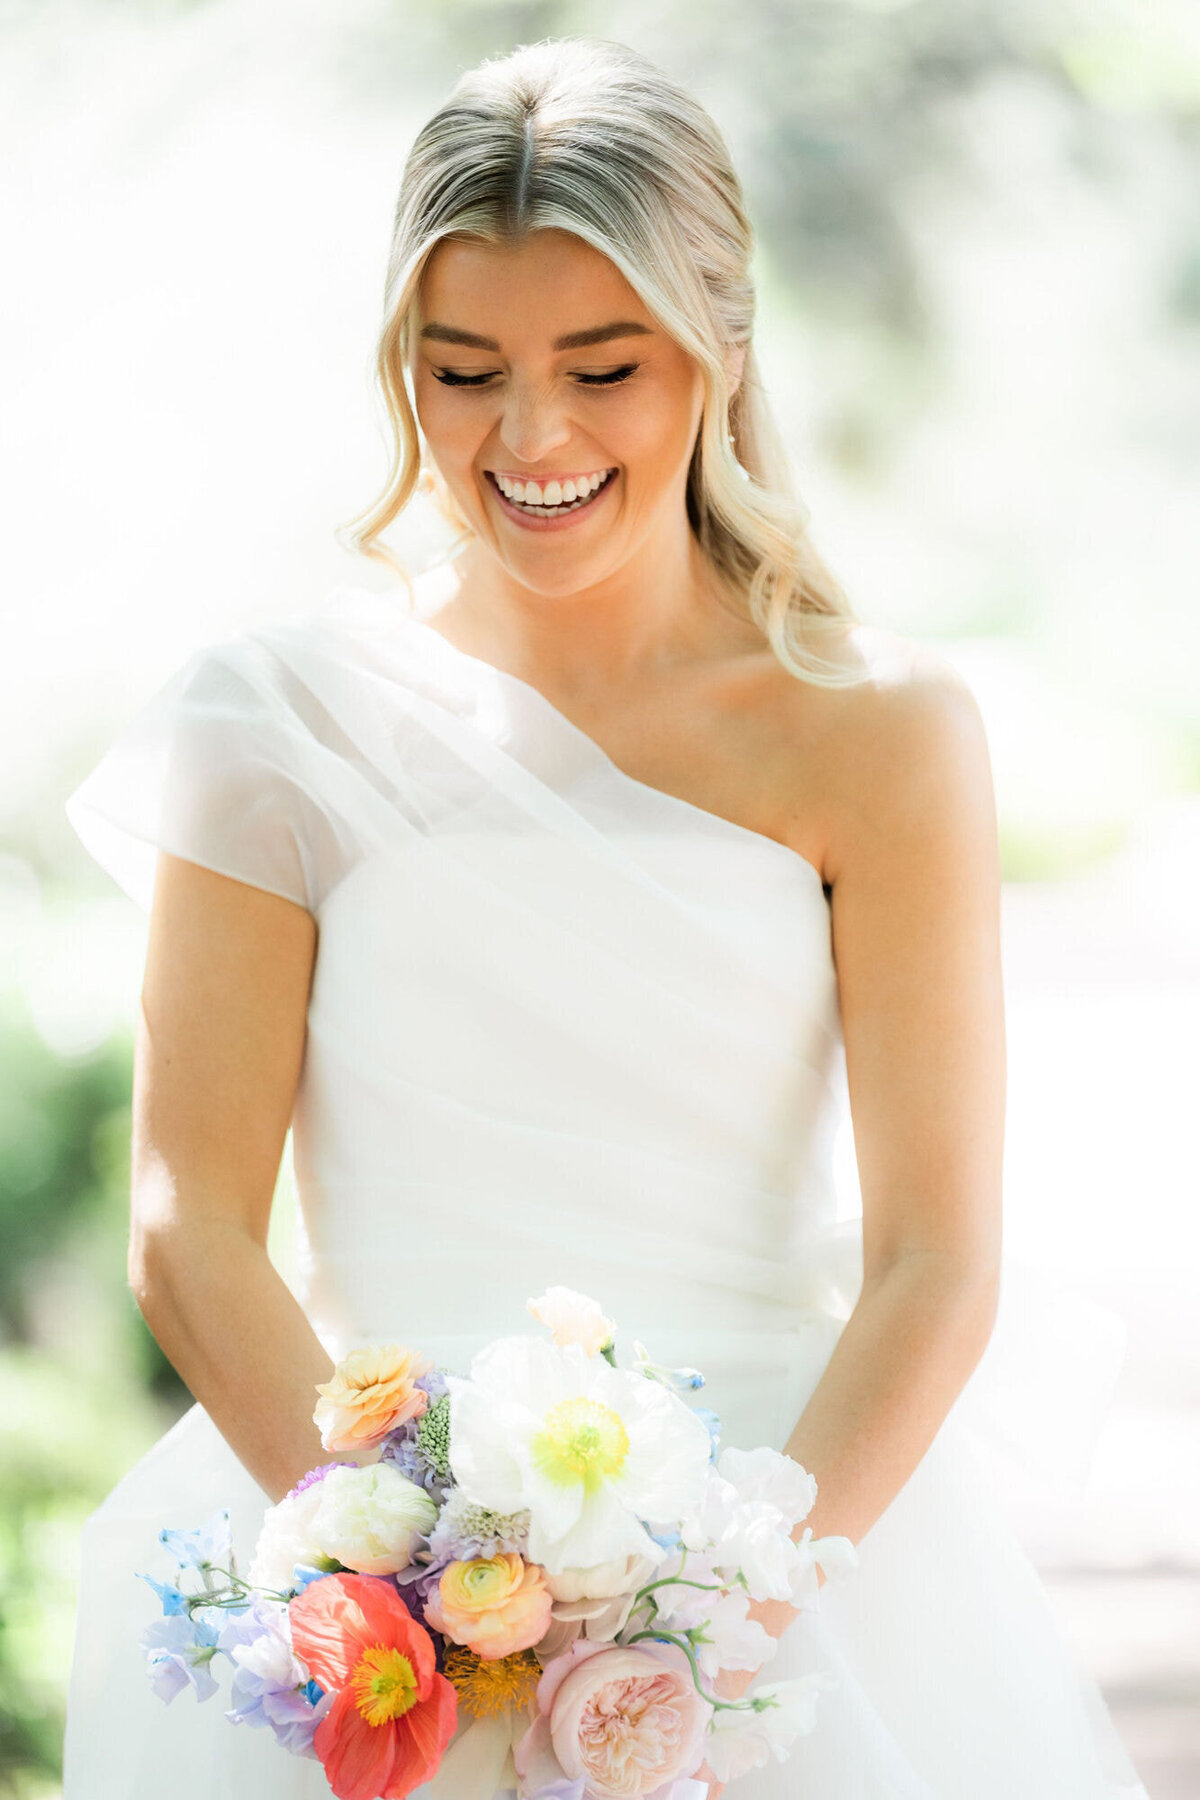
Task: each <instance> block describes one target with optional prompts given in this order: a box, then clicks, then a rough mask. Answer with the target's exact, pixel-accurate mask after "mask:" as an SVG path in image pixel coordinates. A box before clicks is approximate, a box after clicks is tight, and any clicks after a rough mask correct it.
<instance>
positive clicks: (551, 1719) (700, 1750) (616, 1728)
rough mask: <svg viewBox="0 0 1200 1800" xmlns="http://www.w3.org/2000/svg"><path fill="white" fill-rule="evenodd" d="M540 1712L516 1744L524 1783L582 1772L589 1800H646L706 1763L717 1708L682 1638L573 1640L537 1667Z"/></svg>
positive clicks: (535, 1784) (544, 1783)
mask: <svg viewBox="0 0 1200 1800" xmlns="http://www.w3.org/2000/svg"><path fill="white" fill-rule="evenodd" d="M537 1703H538V1714H537V1717H536V1718H535V1719H534V1721H533V1723H532V1725H530V1726H529V1728H528V1730H526V1731H525V1732H524V1733H523V1734H522V1736H521V1737H520V1738H519V1739H518V1740H517V1742H516V1743H515V1744H514V1745H513V1762H514V1764H515V1767H516V1771H517V1774H518V1775H519V1776H520V1778H521V1781H522V1782H523V1783H524V1785H525V1787H526V1788H528V1789H530V1790H532V1791H534V1792H536V1791H537V1790H538V1789H539V1788H542V1787H550V1786H552V1784H553V1783H554V1782H556V1781H564V1780H565V1781H566V1782H568V1783H569V1782H573V1781H578V1780H580V1779H581V1778H582V1780H583V1782H584V1786H585V1790H586V1792H587V1794H588V1795H589V1796H590V1797H591V1800H643V1797H644V1796H645V1795H648V1794H653V1793H654V1792H655V1790H656V1789H658V1788H666V1787H667V1786H668V1785H669V1784H670V1783H671V1782H673V1781H676V1780H678V1779H680V1778H684V1777H687V1776H690V1775H691V1774H692V1773H693V1772H694V1771H695V1770H696V1769H697V1768H699V1767H700V1764H701V1762H702V1760H703V1755H704V1737H705V1733H706V1732H707V1730H708V1727H709V1723H710V1721H711V1719H712V1714H713V1709H712V1707H711V1706H710V1704H709V1702H708V1701H707V1700H706V1699H705V1698H704V1696H703V1695H702V1694H701V1693H699V1692H698V1691H697V1689H696V1685H695V1682H694V1681H693V1678H692V1665H691V1662H690V1660H689V1658H688V1655H687V1652H686V1651H684V1650H681V1649H680V1648H679V1646H678V1644H667V1643H663V1642H661V1641H660V1640H657V1639H648V1640H647V1641H646V1643H644V1644H638V1645H624V1644H598V1643H592V1642H589V1641H588V1639H586V1638H577V1639H576V1640H575V1642H574V1643H573V1644H572V1645H571V1648H570V1649H569V1650H567V1651H565V1652H564V1653H563V1655H562V1656H559V1657H556V1658H555V1659H554V1661H553V1662H551V1663H549V1664H548V1665H547V1666H546V1668H545V1669H544V1670H543V1671H542V1678H541V1680H540V1681H539V1682H538V1687H537Z"/></svg>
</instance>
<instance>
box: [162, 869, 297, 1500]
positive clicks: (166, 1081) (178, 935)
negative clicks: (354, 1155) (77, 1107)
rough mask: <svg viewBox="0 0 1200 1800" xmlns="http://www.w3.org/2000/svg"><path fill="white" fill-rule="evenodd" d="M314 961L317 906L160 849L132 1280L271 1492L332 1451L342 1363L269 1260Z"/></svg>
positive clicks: (199, 1395) (195, 1386)
mask: <svg viewBox="0 0 1200 1800" xmlns="http://www.w3.org/2000/svg"><path fill="white" fill-rule="evenodd" d="M315 955H316V921H315V920H314V918H313V916H312V914H311V913H309V912H307V911H306V910H305V909H304V908H303V907H301V906H298V905H296V904H295V903H294V902H293V901H291V900H285V899H282V898H279V897H277V896H276V895H274V894H269V893H266V892H264V891H263V890H262V889H260V888H256V887H251V886H249V885H248V884H247V883H245V882H241V881H235V880H233V879H232V878H230V877H228V876H224V875H218V874H216V873H214V872H213V871H211V870H209V869H205V868H201V867H200V866H199V865H198V864H196V863H190V862H185V861H183V860H181V859H180V858H177V857H174V856H169V855H167V854H166V853H165V852H164V853H161V854H160V856H159V862H158V873H157V878H156V884H155V893H154V905H153V909H152V912H151V917H150V932H149V940H148V947H147V956H146V971H145V979H144V982H143V987H142V1001H141V1014H140V1017H139V1021H138V1031H137V1045H136V1051H135V1061H134V1086H133V1146H132V1214H131V1230H130V1241H129V1262H128V1270H129V1281H130V1285H131V1287H132V1289H133V1292H134V1295H135V1297H136V1299H137V1303H138V1306H139V1308H140V1309H141V1312H142V1315H143V1317H144V1318H145V1320H146V1323H147V1325H148V1326H149V1327H150V1330H151V1331H152V1332H153V1334H154V1336H155V1338H157V1340H158V1342H159V1343H160V1344H161V1346H162V1348H163V1351H164V1353H165V1354H166V1356H167V1357H168V1358H169V1360H170V1361H171V1363H172V1364H173V1365H174V1367H175V1368H176V1369H177V1370H178V1371H179V1374H180V1375H181V1376H182V1378H183V1380H184V1381H185V1382H186V1383H187V1386H188V1387H189V1389H190V1390H191V1392H192V1394H193V1395H194V1396H195V1397H196V1399H197V1400H199V1402H200V1403H201V1405H202V1406H203V1407H204V1408H205V1409H206V1411H207V1412H208V1413H209V1414H210V1415H211V1416H212V1418H213V1421H214V1422H215V1424H216V1426H217V1428H218V1430H219V1431H220V1432H221V1433H222V1435H223V1436H224V1437H225V1438H226V1440H227V1441H228V1442H229V1444H230V1445H231V1447H232V1448H233V1450H234V1452H235V1453H236V1455H237V1456H238V1457H239V1458H240V1460H241V1461H242V1463H243V1464H244V1465H245V1467H246V1468H247V1469H248V1470H249V1472H250V1474H251V1475H252V1476H253V1477H254V1479H255V1480H256V1481H257V1482H258V1483H259V1485H260V1486H261V1487H263V1488H264V1489H265V1490H266V1492H267V1493H268V1494H269V1495H270V1496H271V1499H272V1500H278V1499H280V1498H281V1497H282V1495H283V1494H285V1493H286V1492H287V1491H288V1489H289V1488H290V1487H292V1486H294V1484H295V1483H296V1482H297V1481H298V1480H299V1478H300V1476H301V1475H303V1474H304V1473H305V1472H306V1471H307V1470H308V1469H310V1468H312V1467H313V1466H314V1465H315V1464H317V1463H320V1462H328V1461H330V1460H333V1459H331V1457H330V1456H329V1454H328V1453H327V1452H326V1451H324V1450H323V1449H322V1446H321V1438H320V1433H319V1432H318V1430H317V1427H316V1426H315V1425H314V1424H313V1422H312V1414H313V1408H314V1406H315V1405H316V1393H315V1383H316V1382H318V1381H326V1380H328V1379H329V1376H330V1375H331V1374H332V1372H333V1362H332V1359H331V1358H330V1357H329V1355H328V1354H327V1353H326V1351H325V1350H324V1349H323V1347H322V1345H321V1343H320V1340H319V1339H318V1337H317V1335H316V1333H315V1332H314V1331H313V1329H312V1326H311V1325H310V1324H309V1322H308V1320H307V1318H306V1317H305V1315H304V1312H303V1310H302V1308H301V1307H300V1305H299V1302H298V1301H297V1300H296V1299H295V1297H294V1296H293V1294H292V1293H291V1291H290V1289H289V1288H288V1286H287V1284H286V1282H285V1281H284V1280H283V1278H282V1277H281V1276H280V1275H279V1273H278V1272H277V1270H276V1269H275V1267H274V1265H273V1264H272V1263H271V1261H270V1258H269V1257H268V1255H267V1229H268V1225H269V1222H270V1212H271V1201H272V1198H273V1195H274V1191H275V1184H276V1180H277V1177H278V1173H279V1163H280V1158H281V1155H282V1153H283V1145H284V1140H285V1138H286V1135H287V1130H288V1125H289V1123H290V1121H291V1114H292V1104H293V1100H294V1097H295V1092H296V1084H297V1082H298V1080H299V1075H300V1069H301V1064H302V1061H303V1052H304V1037H305V1024H306V1017H307V1009H308V994H309V988H310V985H311V980H312V971H313V965H314V960H315Z"/></svg>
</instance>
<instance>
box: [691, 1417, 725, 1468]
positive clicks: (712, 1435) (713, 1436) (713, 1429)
mask: <svg viewBox="0 0 1200 1800" xmlns="http://www.w3.org/2000/svg"><path fill="white" fill-rule="evenodd" d="M692 1411H693V1412H694V1413H695V1415H696V1417H697V1418H698V1419H703V1420H704V1423H705V1424H706V1425H707V1426H708V1460H709V1462H716V1460H717V1446H718V1444H719V1443H720V1442H721V1416H720V1414H719V1413H715V1412H714V1411H713V1409H712V1407H711V1406H693V1408H692Z"/></svg>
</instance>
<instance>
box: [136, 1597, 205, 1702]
mask: <svg viewBox="0 0 1200 1800" xmlns="http://www.w3.org/2000/svg"><path fill="white" fill-rule="evenodd" d="M211 1610H212V1609H211V1608H205V1609H203V1610H202V1611H198V1612H196V1613H195V1614H193V1616H192V1617H191V1618H190V1619H189V1618H188V1616H187V1614H186V1613H171V1614H169V1615H164V1616H163V1617H162V1618H160V1619H155V1620H153V1621H152V1623H151V1624H149V1625H147V1627H146V1629H145V1631H143V1633H142V1637H141V1644H142V1648H143V1650H145V1652H146V1673H147V1675H148V1676H149V1677H150V1685H151V1686H152V1687H153V1689H154V1691H155V1693H156V1694H157V1695H158V1697H159V1699H160V1700H164V1701H165V1702H166V1703H167V1705H168V1706H169V1705H170V1703H171V1701H172V1700H173V1699H174V1698H175V1696H176V1694H178V1693H181V1692H182V1690H183V1689H184V1688H185V1687H188V1686H189V1685H190V1686H191V1687H194V1688H195V1690H196V1698H197V1700H211V1698H212V1696H213V1695H214V1694H215V1693H216V1691H217V1684H216V1682H215V1681H214V1680H213V1674H212V1670H211V1669H210V1668H209V1664H210V1663H211V1661H212V1659H213V1657H214V1656H215V1655H216V1653H217V1627H216V1625H215V1623H214V1622H213V1621H212V1620H211V1619H210V1618H208V1617H206V1616H204V1615H205V1614H206V1613H208V1612H210V1611H211Z"/></svg>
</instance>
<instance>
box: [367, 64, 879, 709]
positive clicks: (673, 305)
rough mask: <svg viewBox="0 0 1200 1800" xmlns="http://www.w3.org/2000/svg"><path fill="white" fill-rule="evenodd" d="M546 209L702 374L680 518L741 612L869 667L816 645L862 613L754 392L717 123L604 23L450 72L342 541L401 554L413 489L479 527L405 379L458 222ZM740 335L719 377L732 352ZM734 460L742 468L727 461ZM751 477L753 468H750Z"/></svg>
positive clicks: (463, 528) (476, 226) (791, 646)
mask: <svg viewBox="0 0 1200 1800" xmlns="http://www.w3.org/2000/svg"><path fill="white" fill-rule="evenodd" d="M546 227H552V228H557V229H559V230H561V231H567V232H572V233H574V234H575V235H576V236H578V237H579V238H581V239H583V240H584V241H585V242H587V243H589V244H591V245H592V246H593V247H594V248H595V249H597V250H599V251H600V252H601V253H602V254H603V255H604V256H606V257H608V258H609V260H610V261H611V262H612V263H613V264H615V266H616V267H617V268H618V269H619V270H620V271H621V273H622V274H623V275H624V276H625V278H626V280H627V281H628V282H629V284H630V286H631V287H632V288H633V289H634V290H635V291H636V292H637V293H638V295H639V296H640V297H641V299H642V301H643V303H644V304H645V306H646V308H647V309H648V311H649V312H650V313H651V314H652V315H654V317H655V318H656V319H657V321H658V322H659V324H661V326H662V328H663V329H664V330H665V331H667V332H668V333H669V334H670V335H671V336H672V337H673V338H674V339H675V340H676V342H677V343H679V344H680V345H681V346H682V347H683V349H684V350H686V351H687V352H688V353H689V354H690V355H691V356H693V357H694V358H695V360H696V362H697V363H698V364H699V366H700V369H701V371H702V373H703V378H704V385H705V401H704V408H703V419H702V424H701V428H700V432H699V434H698V437H697V441H696V446H695V450H694V452H693V456H692V461H691V466H690V468H689V470H688V477H687V512H688V519H689V522H690V525H691V528H692V530H693V531H694V533H695V535H696V538H697V540H698V542H699V544H700V546H701V548H702V549H703V551H704V552H705V553H706V555H707V557H708V559H709V562H710V564H711V565H712V567H713V569H714V570H715V571H716V573H717V575H718V577H719V580H720V583H721V585H722V587H723V588H725V589H727V591H728V593H729V596H730V599H731V602H732V604H733V606H734V607H735V609H736V610H738V611H739V612H742V613H743V616H745V617H746V618H747V619H748V620H752V621H753V622H754V623H756V624H757V625H758V626H759V628H760V630H761V631H762V632H763V635H764V637H765V638H766V639H767V640H768V641H769V642H770V644H771V646H772V648H773V650H774V652H775V654H776V656H777V657H778V658H779V660H780V661H781V662H782V663H783V664H784V666H785V667H787V668H789V669H790V670H791V671H792V673H793V674H795V675H797V676H799V677H801V678H802V679H805V680H808V681H812V682H815V683H817V684H818V685H820V686H828V687H842V686H847V685H850V684H851V683H853V682H855V681H858V680H860V679H861V678H862V676H861V673H860V672H857V671H855V670H854V669H852V668H851V667H850V666H849V665H848V664H847V663H846V662H843V661H841V660H839V659H836V658H835V659H832V660H831V659H829V658H827V657H826V656H824V655H823V654H822V653H821V650H820V647H819V645H818V642H817V640H818V639H820V638H821V637H822V636H824V637H825V640H826V642H828V641H829V639H830V638H831V637H833V636H836V635H840V634H842V633H843V632H844V628H845V627H846V625H847V624H848V623H855V622H857V620H856V615H855V614H854V612H853V611H852V609H851V606H850V602H849V600H848V599H847V597H846V594H845V592H844V591H843V589H842V588H841V586H840V585H839V583H838V582H837V581H836V579H835V578H834V576H833V575H832V574H831V572H830V570H829V569H828V568H827V566H826V565H825V563H824V562H823V561H822V560H821V558H820V556H819V555H818V554H817V552H816V550H815V548H814V547H813V544H812V542H811V540H810V538H809V535H808V518H809V513H808V508H807V507H806V506H805V504H804V502H803V501H802V500H801V499H800V498H799V497H798V496H797V494H796V492H795V489H794V487H793V483H792V477H791V470H790V467H789V463H788V457H787V452H786V449H785V446H784V443H783V440H782V438H781V436H780V434H779V431H778V428H777V426H776V424H775V420H774V418H773V416H772V413H771V410H770V407H769V405H768V403H767V399H766V395H765V393H764V390H763V386H762V382H761V379H760V375H759V369H758V363H757V359H756V357H755V353H754V347H753V344H752V342H751V334H752V330H753V324H754V310H755V290H754V284H753V281H752V279H751V275H750V272H749V265H750V260H751V256H752V253H753V249H754V234H753V229H752V227H751V224H750V221H749V219H748V217H747V214H746V210H745V205H744V202H743V197H742V191H741V187H740V184H739V182H738V179H737V176H736V174H735V172H734V169H733V165H732V162H731V160H730V156H729V151H728V148H727V146H726V144H725V141H724V139H723V137H722V136H721V133H720V131H719V130H718V128H717V126H716V124H715V123H714V122H713V120H712V118H711V117H710V116H709V114H708V112H707V111H706V110H705V109H704V107H703V106H701V104H700V103H699V101H697V100H695V99H694V98H692V96H691V95H690V94H688V93H687V92H686V91H685V90H684V89H683V88H681V87H679V86H678V85H677V84H676V83H674V82H673V81H671V80H669V79H668V78H667V77H666V76H665V75H664V74H663V73H662V71H661V70H660V69H658V68H657V67H655V65H654V64H653V63H651V62H649V61H648V60H647V59H646V58H645V57H643V56H641V55H640V54H639V53H638V52H637V51H635V50H631V49H630V48H629V47H628V46H627V45H625V44H621V43H618V42H616V41H614V40H612V39H607V38H596V37H564V38H550V39H544V40H542V41H541V42H539V43H534V44H525V45H521V46H520V47H519V48H518V49H516V50H513V51H512V52H510V53H509V54H508V55H505V56H500V57H494V58H490V59H489V60H487V61H485V62H483V63H481V64H480V65H479V66H478V67H477V68H474V69H471V70H469V71H468V72H467V73H466V74H464V75H463V76H461V77H460V79H459V80H458V82H457V83H456V85H455V87H454V89H453V90H452V92H451V94H450V96H449V97H448V99H447V100H446V101H445V103H444V104H443V105H442V106H441V107H440V108H439V109H438V111H437V112H436V113H435V114H434V115H433V117H432V118H431V119H429V121H428V122H427V123H426V124H425V125H424V126H423V127H422V128H421V130H420V132H419V133H418V134H417V137H416V139H415V141H414V143H413V146H412V149H411V151H410V153H409V156H408V160H407V162H406V164H405V168H404V173H403V177H402V180H401V184H400V193H399V197H398V201H397V206H396V215H395V226H394V232H393V237H392V245H391V251H390V255H389V258H388V269H387V280H386V285H385V291H384V323H383V329H382V332H381V335H380V338H379V344H378V349H377V353H376V360H375V373H376V379H377V381H378V385H379V388H380V390H381V392H382V396H383V401H384V406H385V409H386V415H387V423H388V428H389V434H390V437H391V440H392V462H391V468H390V471H389V474H388V479H387V483H386V486H385V487H384V490H383V492H382V493H381V494H380V496H379V498H378V499H377V500H376V501H375V503H374V504H373V505H372V506H371V507H369V508H368V509H367V510H366V511H365V512H363V513H361V514H359V515H358V517H357V518H355V519H353V520H352V521H350V523H349V524H348V525H346V526H344V527H342V528H341V530H340V531H339V534H338V535H339V539H341V540H342V541H343V542H346V543H348V545H349V546H350V547H351V548H353V549H354V550H355V551H358V552H360V553H361V554H363V555H365V556H369V557H372V558H375V559H376V560H379V561H383V562H386V563H387V564H389V565H390V566H391V567H392V568H393V569H395V570H398V571H399V573H400V575H401V576H402V578H403V579H404V581H405V583H406V585H407V586H408V589H409V596H410V602H411V598H412V587H411V582H410V581H409V575H408V571H407V570H406V569H405V568H404V566H403V564H402V563H401V562H400V561H399V559H398V558H397V557H396V556H395V555H394V554H393V553H392V552H391V551H389V550H388V549H387V548H386V546H384V545H383V544H382V543H381V542H380V541H379V539H380V534H381V533H382V532H383V531H385V530H386V529H387V527H388V526H389V525H390V524H391V522H392V521H393V520H394V519H395V518H396V517H397V515H398V514H399V513H401V512H402V511H403V510H404V508H405V507H406V506H407V505H408V503H409V501H410V500H411V498H412V496H413V494H414V492H416V491H417V489H418V487H420V488H421V489H422V490H423V491H427V492H429V493H430V494H431V496H432V497H433V499H434V501H435V503H436V504H437V506H438V508H439V510H440V511H441V513H442V515H443V517H444V518H445V519H447V521H448V522H449V523H450V524H451V525H452V526H453V527H454V528H455V529H456V530H458V531H459V532H460V534H461V537H460V541H459V542H458V543H457V544H456V545H455V546H454V547H453V549H452V550H451V551H450V552H449V553H448V554H451V555H452V554H455V553H456V551H457V549H459V548H461V547H462V544H463V543H465V542H467V541H469V539H470V537H471V536H473V535H474V534H473V529H472V527H471V526H470V525H469V524H468V522H467V521H466V519H465V518H464V517H463V516H462V514H461V512H460V510H459V508H458V507H457V506H456V504H455V503H454V500H453V498H452V496H451V495H450V493H449V491H448V489H447V488H446V486H445V483H444V482H443V481H442V480H441V478H440V476H438V475H436V474H435V473H434V472H432V471H430V472H428V473H425V474H422V471H421V445H420V437H419V432H418V424H417V419H416V415H415V412H414V409H413V405H412V402H411V399H410V396H409V393H408V389H407V387H406V384H405V371H406V364H407V360H408V357H409V354H410V351H411V349H412V339H413V331H414V323H413V320H414V314H415V310H416V301H417V295H418V288H419V283H420V279H421V272H422V270H423V268H424V265H425V263H426V261H427V259H428V257H429V255H430V254H431V252H432V250H433V248H434V246H435V245H436V244H437V243H438V242H439V241H440V240H441V239H443V238H446V237H449V236H451V235H453V236H456V237H461V236H465V235H469V236H470V237H472V238H475V239H482V240H484V241H485V242H488V243H496V244H511V243H513V242H514V241H515V240H518V239H520V238H521V237H523V236H524V235H525V234H527V233H529V232H532V231H536V230H539V229H542V228H546ZM734 346H744V348H745V360H744V363H743V366H742V375H741V380H740V382H739V384H738V386H737V388H736V389H735V391H734V393H733V394H732V396H730V393H729V383H728V373H727V368H726V358H727V355H728V352H729V351H730V349H731V348H732V347H734ZM739 464H740V467H739ZM747 477H749V479H747Z"/></svg>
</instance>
